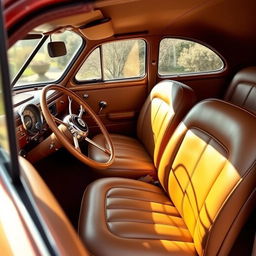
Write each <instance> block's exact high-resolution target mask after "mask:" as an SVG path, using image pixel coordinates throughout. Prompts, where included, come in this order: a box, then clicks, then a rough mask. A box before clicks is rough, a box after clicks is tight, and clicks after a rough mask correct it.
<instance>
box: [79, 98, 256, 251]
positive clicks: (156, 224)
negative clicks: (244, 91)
mask: <svg viewBox="0 0 256 256" xmlns="http://www.w3.org/2000/svg"><path fill="white" fill-rule="evenodd" d="M255 130H256V117H255V116H254V115H253V114H251V113H249V112H247V111H245V110H243V109H241V108H239V107H237V106H234V105H232V104H229V103H226V102H223V101H219V100H207V101H203V102H201V103H199V104H197V105H196V106H195V107H194V108H192V110H191V111H190V112H189V113H188V115H187V116H186V117H185V119H184V120H183V122H182V123H181V124H180V125H179V126H178V128H177V129H176V131H175V132H174V134H173V135H172V137H171V139H170V141H169V142H168V144H167V146H166V149H165V151H164V153H163V156H162V158H161V161H160V164H159V168H158V177H159V181H160V183H161V185H162V187H163V190H164V191H163V190H161V189H159V188H156V187H155V186H153V185H150V184H142V183H141V182H140V181H131V180H128V179H118V178H108V179H106V178H105V179H101V180H98V181H96V182H95V183H93V184H91V186H90V187H89V188H88V190H87V191H86V192H85V195H84V199H83V203H82V207H81V214H80V228H79V233H80V236H81V237H82V239H83V241H84V242H85V244H86V245H87V246H88V249H89V250H90V251H91V253H93V254H94V255H140V253H141V252H143V253H144V254H146V255H167V254H168V255H195V254H196V253H197V254H198V255H207V256H210V255H227V254H228V252H229V250H230V248H231V246H232V244H233V242H234V241H235V238H236V236H237V234H238V233H239V230H240V229H241V227H242V225H243V224H244V222H245V220H246V218H247V216H248V214H249V213H250V211H251V210H252V208H253V205H254V203H255V198H256V195H255V194H256V189H255V187H256V147H255V141H256V133H255ZM181 218H182V220H181ZM143 222H144V223H148V224H147V225H146V224H143ZM184 224H185V225H184ZM94 241H95V242H94ZM99 244H100V245H101V246H98V245H99ZM122 250H123V251H122ZM121 251H122V253H121Z"/></svg>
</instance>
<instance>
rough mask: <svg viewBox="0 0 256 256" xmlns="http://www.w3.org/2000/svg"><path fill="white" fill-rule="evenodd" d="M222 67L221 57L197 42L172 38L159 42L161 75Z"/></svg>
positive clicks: (200, 71) (159, 69) (196, 71)
mask: <svg viewBox="0 0 256 256" xmlns="http://www.w3.org/2000/svg"><path fill="white" fill-rule="evenodd" d="M223 67H224V63H223V61H222V59H221V58H220V57H219V56H218V55H217V54H216V53H215V52H213V51H212V50H211V49H209V48H207V47H205V46H203V45H201V44H199V43H196V42H193V41H188V40H183V39H174V38H165V39H163V40H162V41H161V42H160V48H159V60H158V73H159V75H161V76H167V75H179V74H189V73H196V74H200V73H208V72H215V71H219V70H221V69H223Z"/></svg>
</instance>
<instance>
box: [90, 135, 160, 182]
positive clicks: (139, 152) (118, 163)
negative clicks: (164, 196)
mask: <svg viewBox="0 0 256 256" xmlns="http://www.w3.org/2000/svg"><path fill="white" fill-rule="evenodd" d="M110 138H111V140H112V142H113V146H114V149H115V161H114V163H113V164H112V165H111V167H110V168H108V169H106V170H103V171H102V170H100V173H101V174H103V175H106V176H121V177H122V176H123V177H130V178H138V177H141V176H145V175H147V174H149V175H151V176H155V175H156V174H155V173H156V170H155V166H154V164H153V161H152V160H151V158H150V156H149V154H148V153H147V151H146V150H145V148H144V147H143V145H142V144H141V143H140V142H139V141H138V140H136V139H135V138H131V137H127V136H123V135H118V134H110ZM93 141H94V142H96V143H97V144H99V145H101V146H102V147H104V148H107V143H106V140H105V138H104V136H103V135H102V134H99V135H97V136H96V137H94V138H93ZM88 149H89V157H91V158H92V159H94V160H95V161H98V162H105V161H106V160H107V159H108V155H107V154H106V153H104V152H103V151H101V150H100V149H98V148H96V147H94V146H93V145H89V148H88Z"/></svg>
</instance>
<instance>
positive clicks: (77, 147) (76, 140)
mask: <svg viewBox="0 0 256 256" xmlns="http://www.w3.org/2000/svg"><path fill="white" fill-rule="evenodd" d="M73 142H74V146H75V149H76V150H77V151H79V152H80V153H81V149H80V146H79V141H78V139H77V135H76V134H73Z"/></svg>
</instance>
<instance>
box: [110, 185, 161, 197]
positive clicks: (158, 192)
mask: <svg viewBox="0 0 256 256" xmlns="http://www.w3.org/2000/svg"><path fill="white" fill-rule="evenodd" d="M143 184H144V183H143ZM116 188H121V189H122V188H124V189H130V190H139V191H146V192H152V193H155V194H159V195H163V193H162V191H153V190H149V189H144V188H135V187H126V186H116V187H112V188H109V189H108V190H107V193H106V195H107V194H108V193H109V191H110V190H112V189H116ZM156 188H157V187H156ZM107 197H108V198H109V197H111V196H108V195H107Z"/></svg>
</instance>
